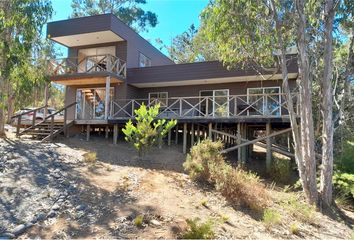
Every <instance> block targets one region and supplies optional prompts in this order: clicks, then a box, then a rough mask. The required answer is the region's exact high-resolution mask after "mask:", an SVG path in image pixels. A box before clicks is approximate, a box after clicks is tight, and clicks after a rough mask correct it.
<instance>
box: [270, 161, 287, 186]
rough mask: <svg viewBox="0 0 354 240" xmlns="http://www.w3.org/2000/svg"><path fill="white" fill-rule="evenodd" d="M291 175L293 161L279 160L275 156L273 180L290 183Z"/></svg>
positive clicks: (272, 171) (272, 169)
mask: <svg viewBox="0 0 354 240" xmlns="http://www.w3.org/2000/svg"><path fill="white" fill-rule="evenodd" d="M290 174H291V159H289V158H278V157H275V156H274V155H273V161H272V166H271V172H270V175H271V177H272V179H273V180H275V181H276V182H280V183H288V182H289V178H290Z"/></svg>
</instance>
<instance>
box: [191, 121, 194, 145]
mask: <svg viewBox="0 0 354 240" xmlns="http://www.w3.org/2000/svg"><path fill="white" fill-rule="evenodd" d="M193 145H194V124H193V123H192V126H191V146H193Z"/></svg>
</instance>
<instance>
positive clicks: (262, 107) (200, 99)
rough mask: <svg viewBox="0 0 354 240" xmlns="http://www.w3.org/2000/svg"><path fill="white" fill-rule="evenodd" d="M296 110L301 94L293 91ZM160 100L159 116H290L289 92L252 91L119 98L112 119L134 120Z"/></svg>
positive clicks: (113, 108) (112, 111) (112, 109)
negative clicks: (243, 93) (137, 111)
mask: <svg viewBox="0 0 354 240" xmlns="http://www.w3.org/2000/svg"><path fill="white" fill-rule="evenodd" d="M292 98H293V101H294V105H295V109H294V111H295V113H297V112H298V101H297V100H298V94H297V93H292ZM157 103H160V113H159V115H158V117H159V118H173V119H186V118H187V119H191V118H241V117H256V116H259V117H283V116H288V107H287V104H286V99H285V94H248V95H229V96H214V97H212V96H210V97H208V96H205V97H204V96H197V97H172V98H167V99H119V100H115V101H112V103H111V110H110V118H111V119H134V118H135V117H136V114H135V111H134V110H136V109H138V108H139V107H140V106H141V105H142V104H145V105H147V106H153V105H155V104H157Z"/></svg>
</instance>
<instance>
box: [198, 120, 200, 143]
mask: <svg viewBox="0 0 354 240" xmlns="http://www.w3.org/2000/svg"><path fill="white" fill-rule="evenodd" d="M197 142H198V143H199V142H200V126H199V124H198V126H197Z"/></svg>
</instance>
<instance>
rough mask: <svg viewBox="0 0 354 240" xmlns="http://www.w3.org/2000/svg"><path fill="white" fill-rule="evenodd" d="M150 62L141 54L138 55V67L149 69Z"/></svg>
mask: <svg viewBox="0 0 354 240" xmlns="http://www.w3.org/2000/svg"><path fill="white" fill-rule="evenodd" d="M150 66H151V60H150V58H148V57H147V56H145V55H144V54H142V53H139V67H150Z"/></svg>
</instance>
